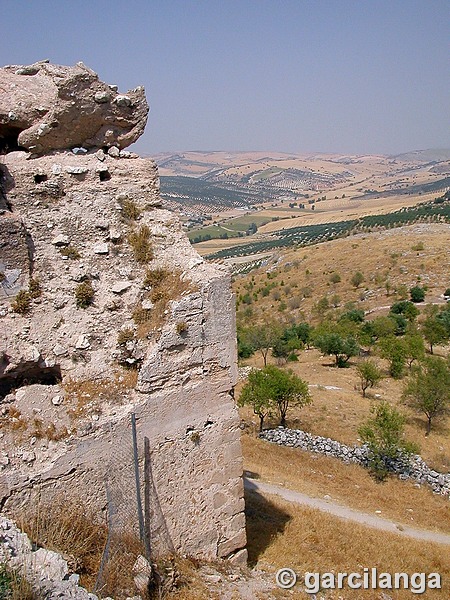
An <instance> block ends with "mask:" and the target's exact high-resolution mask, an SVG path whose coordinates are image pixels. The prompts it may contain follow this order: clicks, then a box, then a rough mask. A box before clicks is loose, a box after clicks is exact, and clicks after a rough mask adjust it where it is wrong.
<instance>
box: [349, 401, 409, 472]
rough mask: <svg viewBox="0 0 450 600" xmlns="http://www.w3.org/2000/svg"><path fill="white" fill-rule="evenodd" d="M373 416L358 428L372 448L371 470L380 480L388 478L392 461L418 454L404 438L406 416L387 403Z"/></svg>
mask: <svg viewBox="0 0 450 600" xmlns="http://www.w3.org/2000/svg"><path fill="white" fill-rule="evenodd" d="M371 414H372V416H371V417H369V418H368V419H367V420H366V421H365V423H363V424H362V425H361V427H360V428H359V429H358V433H359V435H360V436H361V439H362V441H363V442H364V443H365V444H367V446H368V449H369V468H370V471H371V473H372V475H373V476H374V477H375V478H376V479H377V480H378V481H383V480H384V479H386V477H387V475H388V474H389V472H390V471H391V470H392V461H395V460H396V459H398V458H400V457H404V456H405V455H408V454H411V453H413V452H416V451H417V448H416V447H415V446H414V445H413V444H411V443H408V442H407V441H405V440H404V438H403V431H404V425H405V418H404V416H403V415H402V414H401V413H399V412H398V410H396V409H395V408H394V407H392V406H390V405H389V404H388V403H387V402H381V403H379V404H377V405H376V406H373V407H372V409H371Z"/></svg>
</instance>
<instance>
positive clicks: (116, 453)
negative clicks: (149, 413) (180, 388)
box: [95, 414, 174, 600]
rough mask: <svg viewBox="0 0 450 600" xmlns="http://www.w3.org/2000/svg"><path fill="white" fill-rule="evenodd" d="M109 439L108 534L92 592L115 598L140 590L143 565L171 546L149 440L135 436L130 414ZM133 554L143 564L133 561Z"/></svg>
mask: <svg viewBox="0 0 450 600" xmlns="http://www.w3.org/2000/svg"><path fill="white" fill-rule="evenodd" d="M110 443H111V456H110V461H109V464H108V468H107V470H106V478H105V492H106V500H107V527H108V535H107V541H106V544H105V549H104V552H103V556H102V561H101V564H100V568H99V573H98V577H97V581H96V584H95V592H96V593H98V594H100V595H101V596H103V597H105V596H109V595H110V596H113V597H114V598H115V599H116V600H121V599H122V598H127V597H132V596H135V595H136V593H137V592H140V593H141V594H142V593H144V594H145V589H144V588H145V587H146V585H147V583H148V575H150V573H148V572H147V573H146V572H145V571H146V565H147V566H148V563H151V562H152V561H153V560H155V559H156V557H158V556H164V555H167V554H171V553H173V552H174V548H173V544H172V542H171V539H170V535H169V532H168V529H167V525H166V522H165V519H164V514H163V511H162V508H161V505H160V503H159V499H158V493H157V489H156V486H155V482H154V479H153V472H152V453H151V449H150V441H149V439H148V438H143V439H141V440H139V441H138V436H137V431H136V419H135V415H134V414H132V415H131V419H130V424H129V435H126V436H121V437H120V438H119V437H118V436H117V437H116V436H115V435H114V433H111V440H110ZM139 556H143V557H144V558H145V559H146V560H147V561H148V563H147V562H146V561H142V559H140V561H138V562H136V561H137V559H138V557H139ZM136 566H137V567H138V568H137V569H136ZM143 575H144V576H143Z"/></svg>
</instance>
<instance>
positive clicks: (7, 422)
mask: <svg viewBox="0 0 450 600" xmlns="http://www.w3.org/2000/svg"><path fill="white" fill-rule="evenodd" d="M0 429H5V430H7V431H19V432H23V431H25V430H26V429H28V421H27V419H26V418H25V417H24V416H23V415H22V413H21V412H20V410H19V409H18V408H16V407H15V406H14V405H12V406H10V407H9V408H7V409H6V414H5V415H4V416H2V417H0Z"/></svg>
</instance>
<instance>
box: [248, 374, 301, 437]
mask: <svg viewBox="0 0 450 600" xmlns="http://www.w3.org/2000/svg"><path fill="white" fill-rule="evenodd" d="M310 402H311V397H310V395H309V391H308V384H307V383H306V382H305V381H303V380H302V379H300V377H298V376H297V375H295V374H294V373H293V372H292V371H290V370H289V371H285V370H283V369H279V368H278V367H275V366H274V365H267V366H266V367H264V369H261V370H258V371H257V370H252V371H251V372H250V375H249V377H248V381H247V383H246V384H245V385H244V387H243V388H242V391H241V395H240V397H239V405H241V406H243V405H245V404H247V405H250V406H251V407H252V408H253V412H254V413H255V414H256V415H258V416H259V425H260V431H262V428H263V424H264V419H265V418H266V417H267V416H269V415H271V414H273V412H274V411H275V410H276V411H277V412H278V414H279V417H280V425H281V426H282V427H286V415H287V411H288V409H289V407H291V406H299V407H302V406H305V405H306V404H309V403H310Z"/></svg>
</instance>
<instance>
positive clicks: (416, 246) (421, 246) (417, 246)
mask: <svg viewBox="0 0 450 600" xmlns="http://www.w3.org/2000/svg"><path fill="white" fill-rule="evenodd" d="M424 249H425V246H424V244H423V242H417V244H414V245H413V246H411V250H414V251H415V252H420V251H421V250H424Z"/></svg>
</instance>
